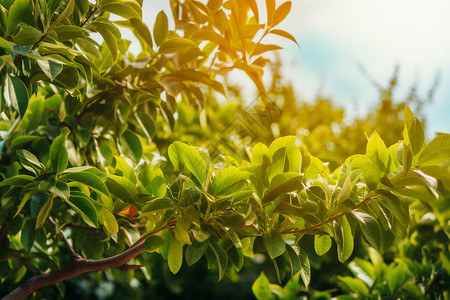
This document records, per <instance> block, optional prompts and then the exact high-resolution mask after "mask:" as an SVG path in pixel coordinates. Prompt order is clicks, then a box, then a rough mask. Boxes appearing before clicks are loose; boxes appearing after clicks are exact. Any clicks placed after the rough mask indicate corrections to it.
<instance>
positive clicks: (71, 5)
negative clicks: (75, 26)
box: [51, 0, 75, 27]
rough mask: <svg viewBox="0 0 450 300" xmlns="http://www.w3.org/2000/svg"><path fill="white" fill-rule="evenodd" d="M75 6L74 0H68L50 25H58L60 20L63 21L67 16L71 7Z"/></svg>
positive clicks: (71, 10)
mask: <svg viewBox="0 0 450 300" xmlns="http://www.w3.org/2000/svg"><path fill="white" fill-rule="evenodd" d="M74 7H75V0H69V3H67V6H66V8H65V9H64V10H63V12H62V13H61V14H60V15H59V16H58V18H57V19H56V20H55V21H54V22H53V23H52V25H51V26H52V27H53V26H56V25H58V24H59V23H61V22H62V21H64V20H65V19H66V18H67V17H69V16H70V15H71V14H72V12H73V9H74Z"/></svg>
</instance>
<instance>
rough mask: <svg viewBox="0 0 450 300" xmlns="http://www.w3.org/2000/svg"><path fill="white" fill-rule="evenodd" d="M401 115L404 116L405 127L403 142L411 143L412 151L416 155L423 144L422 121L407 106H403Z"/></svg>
mask: <svg viewBox="0 0 450 300" xmlns="http://www.w3.org/2000/svg"><path fill="white" fill-rule="evenodd" d="M403 115H404V116H405V129H404V131H403V135H404V138H405V142H406V143H407V144H409V145H411V150H412V153H413V154H414V155H416V154H418V153H419V152H420V150H422V148H423V145H424V144H425V131H424V128H423V125H422V122H420V121H419V119H417V117H416V116H414V114H413V113H412V111H411V109H410V108H409V107H408V106H406V107H405V109H404V111H403Z"/></svg>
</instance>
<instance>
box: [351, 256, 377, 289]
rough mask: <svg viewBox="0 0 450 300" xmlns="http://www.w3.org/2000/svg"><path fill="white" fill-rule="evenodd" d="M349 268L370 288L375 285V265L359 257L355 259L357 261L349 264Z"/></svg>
mask: <svg viewBox="0 0 450 300" xmlns="http://www.w3.org/2000/svg"><path fill="white" fill-rule="evenodd" d="M348 268H349V269H350V271H352V273H353V274H354V275H355V276H356V277H358V278H359V279H361V280H362V281H364V283H365V284H366V285H367V286H368V287H371V286H372V285H373V283H374V281H375V279H376V277H377V275H376V274H375V269H374V267H373V265H372V264H371V263H370V262H368V261H366V260H363V259H361V258H359V257H355V259H353V261H351V262H350V263H349V264H348Z"/></svg>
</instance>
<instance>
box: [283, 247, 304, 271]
mask: <svg viewBox="0 0 450 300" xmlns="http://www.w3.org/2000/svg"><path fill="white" fill-rule="evenodd" d="M297 249H298V248H297ZM286 253H287V254H288V256H289V264H290V267H291V276H294V275H295V274H297V273H298V272H299V271H300V270H301V269H302V265H301V264H300V258H299V257H298V255H297V252H295V250H294V248H292V247H291V246H290V245H288V244H286Z"/></svg>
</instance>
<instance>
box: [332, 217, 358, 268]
mask: <svg viewBox="0 0 450 300" xmlns="http://www.w3.org/2000/svg"><path fill="white" fill-rule="evenodd" d="M334 233H335V234H334V239H335V240H336V244H337V246H338V258H339V261H340V262H342V263H343V262H345V261H346V260H347V259H348V258H349V257H350V256H351V255H352V253H353V234H352V229H351V227H350V224H349V223H348V220H347V217H346V216H342V217H341V218H340V219H339V220H338V221H337V222H336V223H335V227H334Z"/></svg>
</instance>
